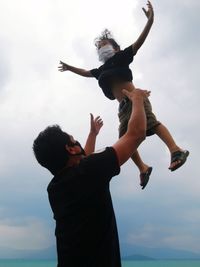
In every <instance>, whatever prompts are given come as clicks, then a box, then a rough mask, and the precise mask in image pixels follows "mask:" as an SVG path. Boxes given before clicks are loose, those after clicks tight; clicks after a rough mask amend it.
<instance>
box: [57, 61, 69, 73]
mask: <svg viewBox="0 0 200 267" xmlns="http://www.w3.org/2000/svg"><path fill="white" fill-rule="evenodd" d="M60 64H61V66H58V71H61V72H63V71H66V70H69V67H68V65H67V64H66V63H64V62H62V61H60Z"/></svg>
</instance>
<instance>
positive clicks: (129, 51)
mask: <svg viewBox="0 0 200 267" xmlns="http://www.w3.org/2000/svg"><path fill="white" fill-rule="evenodd" d="M122 53H123V57H124V60H125V61H126V63H127V64H130V63H131V62H132V61H133V58H134V56H135V55H136V51H133V46H132V45H130V46H128V47H127V48H125V49H124V50H123V51H122Z"/></svg>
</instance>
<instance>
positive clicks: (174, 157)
mask: <svg viewBox="0 0 200 267" xmlns="http://www.w3.org/2000/svg"><path fill="white" fill-rule="evenodd" d="M188 156H189V151H187V150H178V151H175V152H173V153H172V154H171V164H170V166H169V170H171V171H175V170H176V169H178V168H180V167H181V166H182V165H183V164H184V163H185V162H186V160H187V157H188Z"/></svg>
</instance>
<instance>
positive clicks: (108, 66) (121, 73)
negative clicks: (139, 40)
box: [90, 45, 136, 100]
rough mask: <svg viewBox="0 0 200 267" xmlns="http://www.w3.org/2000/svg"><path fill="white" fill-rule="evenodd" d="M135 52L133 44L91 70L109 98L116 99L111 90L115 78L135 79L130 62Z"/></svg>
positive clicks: (123, 79)
mask: <svg viewBox="0 0 200 267" xmlns="http://www.w3.org/2000/svg"><path fill="white" fill-rule="evenodd" d="M135 54H136V51H133V47H132V45H131V46H129V47H127V48H125V49H124V50H120V51H119V52H117V53H116V54H115V55H114V56H112V57H111V58H109V59H108V60H107V61H106V62H105V63H104V64H103V65H101V66H100V67H99V68H97V69H92V70H90V72H91V74H92V75H93V76H94V77H95V78H96V79H97V80H98V83H99V86H100V87H101V89H102V90H103V93H104V94H105V96H106V97H108V98H109V99H111V100H114V99H115V97H114V96H113V94H112V90H111V85H112V81H113V80H120V81H128V82H131V81H132V80H133V76H132V72H131V70H130V68H129V64H130V63H131V62H132V61H133V58H134V56H135Z"/></svg>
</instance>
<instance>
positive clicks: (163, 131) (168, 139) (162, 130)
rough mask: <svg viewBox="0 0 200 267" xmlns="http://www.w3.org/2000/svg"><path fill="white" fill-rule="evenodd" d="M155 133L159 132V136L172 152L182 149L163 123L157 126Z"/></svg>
mask: <svg viewBox="0 0 200 267" xmlns="http://www.w3.org/2000/svg"><path fill="white" fill-rule="evenodd" d="M155 134H157V136H158V137H160V139H161V140H162V141H163V142H164V143H165V144H166V146H167V147H168V149H169V151H170V152H171V153H173V152H175V151H177V150H181V148H180V147H179V146H177V144H176V143H175V141H174V139H173V137H172V135H171V134H170V132H169V130H168V129H167V128H166V127H165V126H164V125H163V124H162V123H160V124H159V125H158V126H157V127H156V128H155Z"/></svg>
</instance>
